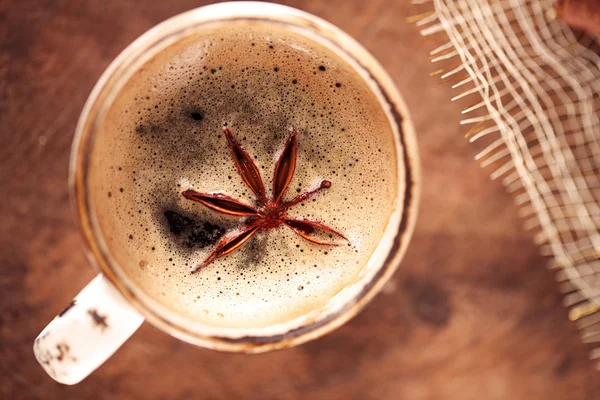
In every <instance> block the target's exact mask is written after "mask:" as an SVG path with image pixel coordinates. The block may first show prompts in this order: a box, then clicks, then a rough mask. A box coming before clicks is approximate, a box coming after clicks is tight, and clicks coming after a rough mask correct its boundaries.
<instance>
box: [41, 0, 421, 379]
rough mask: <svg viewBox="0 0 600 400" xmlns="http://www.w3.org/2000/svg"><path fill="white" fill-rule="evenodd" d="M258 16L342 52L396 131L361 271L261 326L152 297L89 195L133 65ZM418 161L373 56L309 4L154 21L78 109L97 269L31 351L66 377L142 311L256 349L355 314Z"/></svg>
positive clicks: (104, 352) (393, 247)
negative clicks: (321, 301) (375, 241)
mask: <svg viewBox="0 0 600 400" xmlns="http://www.w3.org/2000/svg"><path fill="white" fill-rule="evenodd" d="M246 19H252V20H260V21H262V22H265V23H277V24H279V25H282V24H283V25H284V26H286V28H289V29H293V30H294V31H295V32H299V33H300V34H302V35H304V36H306V37H307V38H309V39H310V40H312V41H315V42H318V43H319V44H321V45H323V46H325V47H327V48H329V49H330V50H331V51H333V52H334V53H335V54H337V55H339V56H340V57H341V58H342V59H343V60H344V61H345V62H347V63H348V65H349V66H351V68H352V69H353V70H354V71H355V72H356V73H357V74H358V75H359V76H361V77H362V78H363V79H364V80H365V82H366V83H367V84H368V86H369V87H370V89H371V90H372V92H373V93H374V94H375V95H376V96H377V98H378V100H379V102H380V104H381V108H382V110H383V111H384V112H385V114H386V116H387V118H388V120H389V123H390V127H391V128H392V131H393V132H394V142H395V147H396V149H395V150H396V158H397V166H398V171H397V172H398V174H399V175H398V176H402V177H403V179H402V182H400V184H398V193H397V196H396V204H395V209H394V211H393V213H392V215H391V217H390V220H389V222H388V225H387V228H386V230H385V232H384V235H383V237H382V239H381V241H380V243H379V245H378V247H377V249H376V250H375V252H374V253H373V255H372V256H371V259H370V260H369V263H367V265H366V266H365V267H364V268H363V270H362V271H361V272H360V274H359V278H358V280H357V281H356V282H355V283H353V284H351V285H349V286H348V287H346V288H345V289H344V290H342V291H341V292H340V293H338V294H337V295H336V296H334V297H333V298H332V299H331V300H330V301H329V302H328V303H327V304H326V305H325V306H324V307H322V308H320V309H318V310H315V311H313V312H311V313H309V314H308V315H304V316H301V317H298V318H295V319H293V320H291V321H288V322H284V323H279V324H276V325H273V326H269V327H267V328H260V329H258V328H256V329H242V328H218V327H212V326H206V325H202V324H200V323H197V322H192V321H189V320H186V319H185V318H183V317H182V316H179V315H177V314H176V313H174V312H173V311H171V310H169V309H166V308H165V307H164V306H162V305H160V304H158V303H157V302H156V301H154V300H152V299H151V298H149V297H148V296H147V295H146V294H144V293H143V291H142V290H141V289H140V288H139V287H136V285H135V284H134V283H133V282H132V281H131V280H129V279H128V278H127V277H126V276H125V275H124V274H123V273H122V272H121V270H120V269H119V268H118V265H117V263H116V262H115V261H114V259H113V258H112V257H111V253H110V249H108V248H107V246H106V243H105V241H104V240H103V238H102V235H101V233H100V230H99V229H98V226H97V223H96V222H95V215H94V210H93V209H92V207H91V205H90V203H89V201H88V200H89V198H88V193H87V190H88V185H87V180H88V178H89V174H88V170H87V166H88V161H89V155H90V148H91V146H92V142H93V138H94V135H96V134H97V132H96V130H95V129H96V127H97V126H98V125H99V121H100V120H101V119H102V118H103V115H104V112H103V111H105V110H106V109H108V107H109V105H110V104H111V101H112V100H113V99H114V98H115V96H116V95H117V94H118V93H119V90H120V88H122V87H123V85H124V83H125V82H126V81H127V79H128V77H130V76H131V75H132V74H133V73H134V72H135V71H137V69H138V68H139V67H140V66H141V65H143V63H144V61H145V60H148V59H149V57H151V56H152V55H154V54H157V53H158V52H160V51H161V50H163V49H165V48H166V47H168V46H169V45H171V44H173V43H175V42H177V41H178V40H181V39H183V38H185V37H187V36H189V35H191V34H192V33H193V32H194V30H195V29H198V28H199V27H201V26H203V25H204V24H208V23H213V24H214V23H218V24H227V23H228V21H229V22H230V21H240V20H246ZM418 172H419V166H418V157H417V147H416V143H415V137H414V131H413V127H412V124H411V122H410V119H409V118H408V113H407V109H406V107H405V105H404V102H403V101H402V98H401V97H400V95H399V94H398V92H397V90H396V88H395V86H394V84H393V82H392V81H391V79H390V78H389V76H388V75H387V74H386V73H385V71H384V70H383V68H382V67H381V66H380V65H379V63H378V62H377V61H376V60H375V59H374V58H373V57H372V56H371V55H370V54H369V53H368V52H367V51H366V50H365V49H364V48H363V47H362V46H361V45H360V44H358V43H357V42H356V41H354V40H353V39H352V38H350V37H349V36H348V35H347V34H345V33H344V32H342V31H341V30H339V29H338V28H336V27H335V26H333V25H331V24H329V23H327V22H325V21H323V20H321V19H319V18H317V17H315V16H313V15H310V14H307V13H305V12H302V11H299V10H296V9H293V8H289V7H285V6H280V5H274V4H267V3H257V2H236V3H221V4H216V5H211V6H207V7H202V8H198V9H195V10H192V11H189V12H186V13H184V14H181V15H178V16H176V17H173V18H171V19H169V20H167V21H165V22H163V23H161V24H159V25H158V26H156V27H154V28H153V29H151V30H150V31H148V32H147V33H145V34H144V35H142V36H141V37H140V38H139V39H137V40H136V41H135V42H134V43H132V44H131V45H130V46H129V47H127V49H125V50H124V51H123V52H122V53H121V54H120V55H119V56H118V57H117V58H116V59H115V61H114V62H113V63H112V64H111V65H110V67H109V68H108V69H107V70H106V71H105V73H104V74H103V75H102V77H101V78H100V80H99V81H98V83H97V84H96V86H95V88H94V90H93V91H92V94H91V95H90V97H89V99H88V101H87V103H86V105H85V107H84V109H83V112H82V114H81V117H80V120H79V124H78V125H77V131H76V136H75V141H74V143H73V150H72V155H71V169H70V184H71V191H72V198H73V204H74V206H75V210H76V213H77V217H78V220H79V222H80V226H81V229H82V232H83V234H84V237H85V240H86V244H87V249H88V251H89V258H90V260H91V262H92V264H93V265H94V266H95V267H96V269H97V270H98V272H99V274H98V276H97V277H96V278H94V279H93V280H92V281H91V282H90V283H89V284H88V285H87V286H86V287H85V288H84V289H83V290H82V291H81V292H80V293H79V294H78V295H77V297H75V299H74V300H73V301H72V302H71V304H69V305H68V306H67V308H66V309H65V310H64V311H62V312H61V313H60V314H59V315H58V316H57V317H56V318H55V319H54V320H53V321H52V322H50V324H49V325H48V326H47V327H46V328H45V329H44V330H43V331H42V333H41V334H40V335H39V336H38V338H37V339H36V340H35V343H34V353H35V356H36V358H37V359H38V361H39V362H40V364H41V365H42V366H43V367H44V369H45V370H46V371H47V372H48V374H49V375H50V376H51V377H52V378H54V379H55V380H57V381H58V382H61V383H64V384H75V383H78V382H80V381H81V380H82V379H84V378H85V377H86V376H87V375H89V374H90V373H91V372H92V371H94V370H95V369H96V368H97V367H98V366H100V365H101V364H102V363H103V362H104V361H105V360H106V359H107V358H108V357H110V356H111V355H112V354H113V353H114V352H115V351H116V350H117V349H118V348H119V347H120V346H121V345H122V344H123V343H124V342H125V341H126V340H127V339H128V338H129V337H130V336H131V335H132V334H133V333H134V332H135V331H136V330H137V329H138V327H139V326H140V325H141V324H142V322H143V321H144V320H148V321H149V322H150V323H152V324H154V325H155V326H156V327H158V328H159V329H162V330H163V331H165V332H166V333H168V334H170V335H173V336H175V337H177V338H179V339H182V340H184V341H186V342H189V343H192V344H195V345H198V346H203V347H206V348H211V349H216V350H224V351H237V352H246V353H257V352H264V351H268V350H274V349H281V348H285V347H291V346H294V345H298V344H300V343H304V342H306V341H308V340H311V339H315V338H317V337H319V336H321V335H323V334H325V333H327V332H329V331H331V330H333V329H335V328H337V327H339V326H340V325H342V324H343V323H344V322H346V321H348V320H349V319H350V318H352V317H353V316H354V315H356V313H357V312H358V311H359V310H360V309H361V308H362V307H364V306H365V304H366V303H367V302H368V301H369V300H370V299H372V298H373V296H374V295H375V294H376V293H377V292H378V291H379V290H380V289H381V287H382V286H383V284H384V283H385V282H386V281H387V280H388V279H389V277H390V276H391V275H392V273H393V272H394V271H395V269H396V268H397V267H398V265H399V263H400V260H401V258H402V256H403V255H404V252H405V250H406V246H407V244H408V242H409V239H410V237H411V234H412V231H413V227H414V224H415V219H416V213H417V204H418V177H419V173H418Z"/></svg>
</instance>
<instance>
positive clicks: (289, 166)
mask: <svg viewBox="0 0 600 400" xmlns="http://www.w3.org/2000/svg"><path fill="white" fill-rule="evenodd" d="M223 132H224V134H225V137H226V138H227V143H228V144H229V148H230V149H231V156H232V157H233V162H234V163H235V167H236V169H237V171H238V173H239V174H240V176H241V177H242V180H243V181H244V182H245V183H246V185H248V187H249V188H250V190H251V191H252V192H253V193H254V194H255V195H256V205H254V206H251V205H248V204H244V203H242V202H241V201H239V200H236V199H234V198H232V197H230V196H227V195H225V194H222V193H199V192H196V191H195V190H191V189H190V190H186V191H185V192H183V196H184V197H185V198H186V199H189V200H192V201H195V202H198V203H200V204H203V205H204V206H206V207H208V208H210V209H211V210H214V211H217V212H219V213H222V214H227V215H235V216H240V217H246V218H247V220H246V223H245V225H244V226H243V227H242V228H241V229H239V230H237V231H236V232H234V233H232V234H230V235H227V236H225V237H224V238H223V239H221V241H220V242H219V243H218V244H217V246H216V247H215V249H214V250H213V251H212V252H211V253H210V255H209V256H208V257H207V258H206V260H204V261H203V262H202V263H201V264H200V265H198V266H197V267H196V268H195V269H194V271H192V272H196V271H198V270H200V269H201V268H203V267H205V266H207V265H208V264H210V263H211V262H213V261H214V260H216V259H217V258H219V257H223V256H225V255H227V254H229V253H231V252H232V251H234V250H235V249H237V248H239V247H240V246H242V245H243V244H244V243H246V242H247V241H248V240H250V238H252V236H254V235H255V234H256V233H258V232H259V231H264V230H269V229H273V228H277V227H279V226H281V225H285V226H287V227H289V228H290V229H291V230H292V231H293V232H294V233H296V234H297V235H299V236H300V237H302V238H303V239H305V240H308V241H309V242H312V243H316V244H319V245H326V246H337V245H338V243H336V242H333V241H330V240H329V239H333V237H334V236H335V237H338V238H341V239H344V240H347V239H346V238H345V237H344V235H342V234H341V233H339V232H337V231H335V230H333V229H331V228H330V227H328V226H327V225H324V224H322V223H321V222H317V221H312V220H308V219H303V218H302V219H300V218H292V217H289V216H288V215H287V210H288V209H290V208H291V207H293V206H294V205H296V204H298V203H301V202H302V201H304V200H306V199H308V198H309V197H311V196H313V195H314V194H315V193H317V192H319V191H320V190H322V189H327V188H330V187H331V182H330V181H327V180H324V181H322V182H321V184H320V185H319V187H318V188H316V189H314V190H311V191H308V192H305V193H303V194H300V195H298V196H296V197H295V198H294V199H292V200H290V201H288V202H284V201H283V196H284V195H285V193H286V191H287V189H288V187H289V185H290V182H291V181H292V178H293V177H294V171H295V170H296V156H297V153H298V139H297V137H296V136H297V135H296V131H295V130H294V129H291V130H290V135H289V137H288V139H287V141H286V143H285V146H284V149H283V151H282V152H281V155H280V156H279V159H278V160H277V163H276V164H275V174H274V176H273V188H272V197H271V198H268V197H267V194H266V191H265V185H264V184H263V181H262V179H261V177H260V173H259V171H258V168H257V167H256V164H254V161H253V160H252V157H250V155H248V153H247V152H246V151H245V150H244V148H243V147H242V146H241V145H240V143H239V142H238V141H237V140H236V139H235V137H234V136H233V133H232V132H231V130H230V129H229V128H223Z"/></svg>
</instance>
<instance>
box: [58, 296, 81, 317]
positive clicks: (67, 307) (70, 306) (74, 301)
mask: <svg viewBox="0 0 600 400" xmlns="http://www.w3.org/2000/svg"><path fill="white" fill-rule="evenodd" d="M75 304H77V300H75V299H73V300H71V302H70V303H69V305H68V306H66V307H65V309H64V310H62V311H61V312H60V314H58V317H59V318H60V317H62V316H63V315H65V314H66V313H67V311H69V310H70V309H71V308H73V306H75Z"/></svg>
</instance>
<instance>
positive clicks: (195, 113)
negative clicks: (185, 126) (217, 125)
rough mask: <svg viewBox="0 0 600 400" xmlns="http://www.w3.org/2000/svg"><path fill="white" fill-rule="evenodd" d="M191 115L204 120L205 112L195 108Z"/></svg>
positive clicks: (196, 119)
mask: <svg viewBox="0 0 600 400" xmlns="http://www.w3.org/2000/svg"><path fill="white" fill-rule="evenodd" d="M190 116H191V117H192V119H193V120H195V121H202V120H203V119H204V112H202V111H201V110H195V111H192V112H191V113H190Z"/></svg>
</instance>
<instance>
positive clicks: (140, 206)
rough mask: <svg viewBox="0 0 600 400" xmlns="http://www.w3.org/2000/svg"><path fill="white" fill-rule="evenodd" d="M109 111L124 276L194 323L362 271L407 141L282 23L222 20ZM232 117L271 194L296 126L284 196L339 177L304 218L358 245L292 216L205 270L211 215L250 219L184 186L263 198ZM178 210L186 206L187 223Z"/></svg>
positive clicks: (311, 302) (117, 250)
mask: <svg viewBox="0 0 600 400" xmlns="http://www.w3.org/2000/svg"><path fill="white" fill-rule="evenodd" d="M222 39H223V40H222ZM252 43H254V45H252ZM271 46H272V47H271ZM320 66H323V67H324V68H325V70H321V69H320V68H319V67H320ZM294 81H295V83H294ZM338 84H339V86H338ZM109 116H110V117H109V120H108V121H107V122H106V124H105V125H104V126H102V127H101V129H102V133H103V134H102V135H100V137H99V140H98V143H97V144H96V145H95V148H94V153H93V157H92V160H93V161H92V164H93V167H92V174H93V175H94V179H93V181H94V182H97V192H98V193H99V195H98V196H96V197H95V202H96V209H97V210H98V211H97V213H98V219H99V221H100V223H101V228H102V231H103V233H104V235H105V236H106V238H107V242H108V244H109V247H110V248H111V251H112V252H113V253H114V255H115V258H116V259H117V260H119V262H120V264H121V265H122V267H123V269H124V271H125V272H126V273H127V274H128V275H129V276H130V277H131V278H132V279H134V280H135V281H136V282H137V283H138V284H139V285H140V286H141V287H142V288H143V289H144V290H145V291H146V292H147V293H148V294H149V295H151V296H153V297H155V298H156V299H157V300H159V301H160V302H162V303H163V304H165V305H167V306H169V307H171V308H173V309H174V310H176V311H178V312H180V313H181V314H182V315H184V316H187V317H189V318H190V319H194V320H199V321H203V322H205V323H207V324H212V325H218V326H238V327H239V326H252V327H257V326H264V325H268V324H272V323H275V322H281V321H284V320H288V319H291V318H294V317H296V316H299V315H302V314H303V313H305V312H308V311H310V310H312V309H314V308H316V307H319V306H322V305H323V304H324V303H325V302H326V301H327V300H328V299H329V298H330V297H331V296H333V295H334V294H335V293H337V292H338V291H340V290H341V289H342V288H343V287H344V286H346V285H348V284H349V283H351V282H352V281H353V280H354V279H356V277H357V276H358V274H359V272H360V270H361V268H362V267H363V266H364V265H365V264H366V262H367V260H368V258H369V256H370V255H371V253H372V251H373V249H374V248H375V246H376V244H377V242H378V240H379V237H380V236H381V234H382V232H383V229H384V227H385V225H386V223H387V219H388V216H389V215H390V212H391V207H392V204H393V201H394V196H395V193H396V185H397V183H396V179H397V178H396V176H395V165H394V163H395V161H394V160H395V158H394V150H393V141H392V139H391V135H390V130H389V127H388V126H387V121H386V119H385V116H384V115H383V113H382V112H381V110H379V109H378V106H377V104H376V100H375V98H374V97H373V95H371V94H369V91H368V89H367V87H366V85H365V84H364V83H363V82H362V81H361V80H360V78H358V77H357V76H356V75H354V74H353V73H352V72H351V71H350V70H349V69H348V68H347V67H346V66H345V65H343V63H341V62H340V60H338V59H337V58H336V57H335V56H334V55H333V54H331V53H329V52H328V51H326V50H323V49H321V48H319V47H316V46H315V45H314V44H312V43H309V42H307V41H306V40H304V39H302V38H300V37H297V36H294V35H292V34H290V33H286V32H282V31H280V30H278V28H276V27H267V26H262V25H256V24H253V25H237V26H236V27H234V28H226V27H223V28H219V30H217V31H215V30H213V31H211V32H202V33H201V34H199V35H198V36H197V37H195V38H192V39H190V40H186V41H184V42H182V43H179V44H176V45H174V46H172V47H171V48H169V49H167V50H166V51H165V52H164V53H163V54H162V55H160V56H159V57H157V58H156V59H154V60H153V61H152V62H150V63H149V64H148V65H146V66H144V69H143V70H142V71H140V72H139V73H138V74H137V75H136V76H135V78H134V79H133V80H132V82H131V83H130V85H129V86H128V87H127V88H126V89H125V90H124V92H123V93H122V94H121V95H120V96H119V99H118V101H117V102H116V103H115V104H114V106H113V107H112V109H111V110H110V112H109ZM224 125H226V126H228V127H230V128H231V129H232V131H233V132H234V135H235V136H236V138H237V139H238V141H239V142H240V143H241V144H242V146H243V147H244V148H245V149H246V151H247V152H248V153H249V154H250V156H251V157H253V159H254V160H255V162H256V164H257V166H258V168H259V171H260V174H261V176H262V178H263V181H264V184H265V188H266V189H267V192H268V194H269V195H270V190H271V185H272V181H271V180H272V176H273V169H274V165H275V163H276V161H277V158H278V156H279V154H280V153H281V151H282V150H283V146H284V143H285V140H286V139H287V137H288V136H289V129H290V127H294V129H296V131H297V132H298V146H299V149H298V160H297V165H296V172H295V176H294V179H293V180H292V182H291V184H290V187H289V189H288V192H287V193H286V195H285V200H291V199H292V198H293V197H295V196H297V195H298V194H300V193H302V192H304V191H308V190H311V189H314V188H316V187H318V185H320V183H321V182H322V181H323V180H328V181H331V182H332V186H331V187H330V188H329V189H327V190H324V191H322V192H321V193H319V194H317V195H316V196H314V197H312V198H309V199H307V200H305V201H303V202H302V203H300V204H297V205H295V206H294V207H293V208H292V209H290V210H289V214H290V216H294V217H299V218H308V219H313V220H315V221H320V222H323V223H325V224H327V225H328V226H331V227H332V228H333V229H335V230H338V231H340V232H342V233H343V234H344V235H345V236H346V237H347V238H348V239H349V246H337V247H324V246H319V245H316V244H312V243H309V242H306V241H305V240H304V239H302V238H300V237H299V236H297V235H295V234H294V233H293V232H292V231H291V230H290V229H288V228H287V227H285V226H281V227H279V228H276V229H273V230H271V231H269V232H260V233H259V234H257V235H255V236H254V237H253V238H252V239H251V240H250V241H249V242H248V243H246V244H245V245H244V246H243V247H242V248H240V249H239V250H237V251H236V252H234V253H231V254H229V255H228V256H226V257H223V258H221V259H218V260H216V261H215V262H214V263H212V264H210V265H209V266H207V267H206V268H205V269H203V270H202V271H200V272H199V273H197V274H194V275H191V274H190V273H189V271H190V270H191V269H193V268H194V267H195V266H196V265H198V264H199V263H200V262H201V261H202V260H204V259H205V257H206V256H207V255H208V254H209V253H210V251H211V250H212V249H213V248H214V245H206V246H203V247H202V246H199V245H196V244H195V243H196V242H195V240H196V239H199V238H202V234H203V232H204V231H203V230H202V228H203V227H204V226H205V224H209V226H218V227H221V228H222V229H223V230H224V231H225V232H226V234H230V233H232V232H234V231H235V230H236V229H239V228H240V227H241V226H243V224H244V219H243V218H239V217H231V216H225V215H219V214H217V213H215V212H214V211H211V210H208V209H206V208H205V207H202V206H201V205H199V204H197V203H193V202H190V201H188V200H185V199H184V198H183V197H182V196H181V193H182V192H183V191H184V190H186V189H189V188H192V187H193V188H194V189H195V190H198V191H202V192H211V193H215V192H220V193H225V194H227V195H229V196H232V197H235V198H237V199H239V200H240V201H242V202H244V203H246V204H249V205H252V204H256V198H255V196H254V194H253V193H252V192H251V191H250V190H249V189H248V187H247V186H246V185H245V184H244V182H243V181H242V179H241V178H240V176H239V174H238V173H237V171H236V169H235V166H234V164H233V161H232V159H231V155H230V153H229V148H228V145H227V141H226V139H225V137H224V136H223V133H222V127H223V126H224ZM118 168H121V169H120V170H118ZM121 189H122V190H121ZM100 193H101V195H100ZM107 193H110V196H108V195H107ZM166 211H171V212H175V213H177V214H178V215H181V216H183V217H184V218H183V219H181V221H180V222H182V223H183V225H184V226H183V228H182V230H181V232H179V233H176V232H173V231H172V229H171V228H170V226H169V223H168V220H167V218H166V217H165V212H166ZM190 221H191V222H190ZM204 233H206V232H204ZM129 235H131V236H132V237H133V239H132V240H129V239H127V238H128V237H129ZM140 260H145V261H146V263H147V264H145V267H144V268H141V267H140ZM300 287H302V290H299V288H300Z"/></svg>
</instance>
